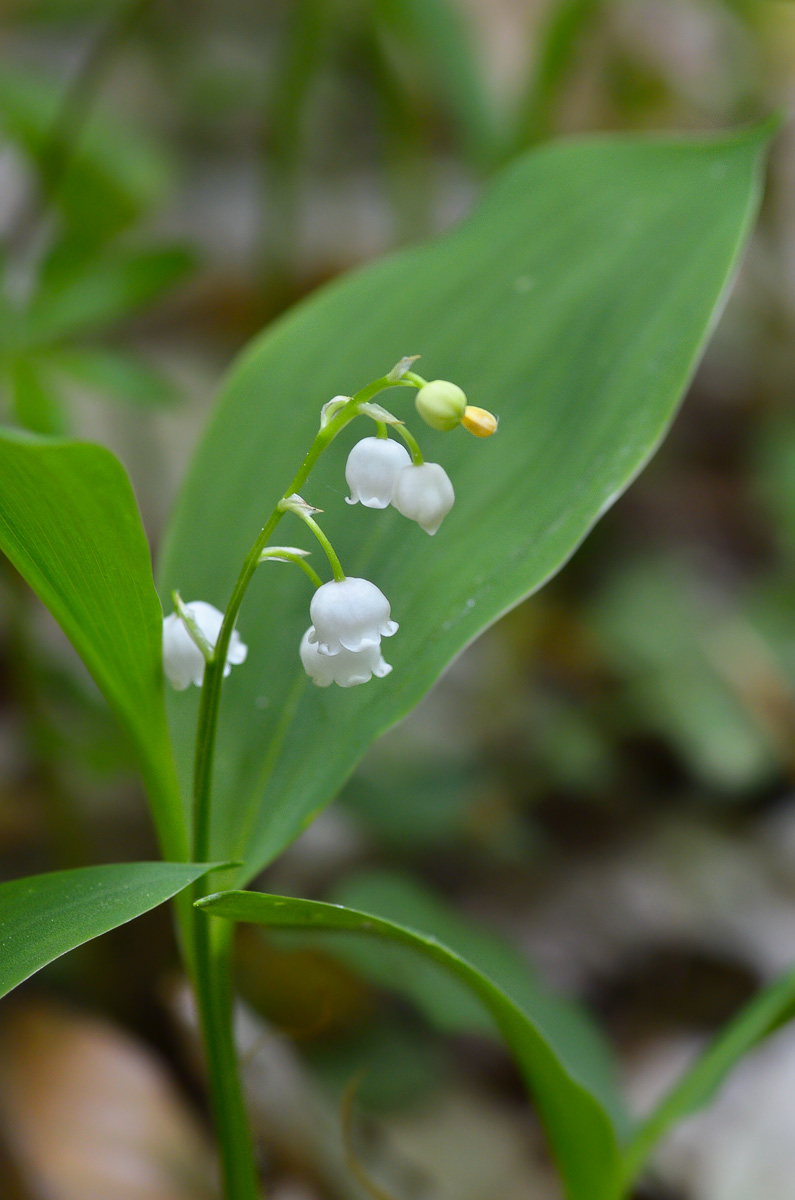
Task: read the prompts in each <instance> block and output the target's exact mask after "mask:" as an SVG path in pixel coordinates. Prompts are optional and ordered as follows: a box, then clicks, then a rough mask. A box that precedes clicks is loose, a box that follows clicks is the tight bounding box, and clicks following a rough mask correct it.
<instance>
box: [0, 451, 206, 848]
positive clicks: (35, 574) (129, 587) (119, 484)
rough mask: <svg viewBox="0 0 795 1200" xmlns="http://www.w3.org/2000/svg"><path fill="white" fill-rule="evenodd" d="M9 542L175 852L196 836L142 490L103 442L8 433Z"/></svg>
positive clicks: (4, 499) (3, 506) (4, 542)
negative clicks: (125, 742)
mask: <svg viewBox="0 0 795 1200" xmlns="http://www.w3.org/2000/svg"><path fill="white" fill-rule="evenodd" d="M0 551H2V552H3V553H4V554H6V555H7V556H8V558H9V559H10V560H11V562H12V563H13V564H14V566H15V567H16V568H17V570H18V571H19V573H20V574H21V575H22V576H23V578H24V579H26V580H27V582H28V583H29V584H30V586H31V587H32V588H33V590H34V591H35V592H36V594H37V595H38V596H39V598H40V599H41V600H42V601H43V602H44V604H45V605H46V606H47V608H49V610H50V612H51V613H52V614H53V616H54V617H55V619H56V621H58V623H59V624H60V625H61V627H62V628H63V630H64V632H65V633H66V635H67V637H69V639H70V640H71V641H72V643H73V644H74V646H75V648H76V650H77V651H78V653H79V654H80V656H81V657H82V659H83V661H84V662H85V664H86V666H87V667H88V669H89V671H90V672H91V674H92V675H93V676H94V679H95V680H96V682H97V684H98V685H99V687H100V689H101V691H102V692H103V693H104V695H105V697H106V699H107V700H108V702H109V704H110V705H111V707H112V708H113V709H114V710H115V712H116V714H117V716H118V717H119V719H120V720H121V722H122V724H123V725H124V727H125V729H126V730H127V732H128V734H129V735H130V737H131V739H132V743H133V746H134V748H135V750H136V752H137V756H138V759H139V762H140V765H141V769H142V772H143V775H144V779H145V781H146V784H147V787H148V790H149V794H150V799H151V802H152V808H153V812H154V816H155V821H156V823H157V826H158V831H159V834H160V837H161V841H162V844H163V848H164V852H165V854H166V855H167V856H168V857H169V858H177V859H179V858H185V857H186V856H187V841H186V836H185V826H184V821H183V817H182V809H181V804H180V800H179V794H178V788H177V784H176V776H175V772H174V765H173V759H172V754H171V746H170V742H169V734H168V727H167V723H166V714H165V707H164V703H163V687H162V671H161V643H162V620H163V618H162V611H161V608H160V601H159V600H158V597H157V593H156V592H155V588H154V583H153V581H152V567H151V561H150V557H149V547H148V545H147V542H146V535H145V534H144V531H143V527H142V525H141V519H140V516H139V514H138V508H137V505H136V503H135V496H134V495H133V490H132V488H131V486H130V481H129V479H128V478H127V475H126V472H125V471H124V468H123V467H122V465H121V463H120V462H119V461H118V459H117V458H115V457H114V456H113V455H112V454H111V453H110V452H109V451H108V450H105V449H103V448H102V447H101V446H94V445H89V444H86V443H82V442H67V441H57V440H50V439H44V438H36V437H34V436H32V435H26V434H22V433H13V432H11V431H8V430H6V431H2V432H0Z"/></svg>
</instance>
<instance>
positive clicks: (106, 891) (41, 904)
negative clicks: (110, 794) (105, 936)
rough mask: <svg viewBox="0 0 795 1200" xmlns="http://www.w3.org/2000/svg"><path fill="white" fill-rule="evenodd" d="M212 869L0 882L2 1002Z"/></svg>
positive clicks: (138, 866) (181, 867)
mask: <svg viewBox="0 0 795 1200" xmlns="http://www.w3.org/2000/svg"><path fill="white" fill-rule="evenodd" d="M211 869H212V867H211V866H208V864H207V863H203V864H201V865H198V866H197V865H196V864H195V863H168V862H143V863H112V864H110V865H107V866H101V867H78V868H77V870H74V871H53V872H51V873H50V874H48V875H28V876H27V877H26V878H25V879H12V880H11V881H10V882H8V883H0V996H5V994H6V993H7V992H10V991H11V989H12V988H15V987H16V986H17V985H18V984H20V983H22V981H23V980H24V979H27V978H28V976H30V975H33V974H34V973H35V972H36V971H40V970H41V968H42V967H46V965H47V963H50V962H52V961H53V959H55V958H59V957H60V956H61V955H62V954H66V953H67V951H68V950H74V949H75V947H76V946H82V944H83V942H88V941H90V940H91V938H95V937H99V935H100V934H101V933H107V932H108V930H109V929H115V928H116V926H117V925H124V923H125V922H126V921H132V919H133V917H140V915H141V914H142V913H145V912H149V909H150V908H155V907H156V906H157V905H158V904H163V903H164V901H166V900H170V899H171V897H172V896H176V894H177V892H181V891H182V890H183V888H186V887H188V885H189V884H191V883H193V881H194V880H195V879H198V878H199V877H200V876H201V875H206V874H207V872H208V871H209V870H211Z"/></svg>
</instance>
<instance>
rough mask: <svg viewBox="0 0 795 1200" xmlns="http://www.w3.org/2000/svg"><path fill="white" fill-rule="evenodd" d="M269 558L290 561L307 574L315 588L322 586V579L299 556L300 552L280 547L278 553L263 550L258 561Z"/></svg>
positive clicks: (264, 560) (274, 560)
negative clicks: (295, 552)
mask: <svg viewBox="0 0 795 1200" xmlns="http://www.w3.org/2000/svg"><path fill="white" fill-rule="evenodd" d="M268 559H270V560H271V561H272V562H291V563H295V565H296V566H297V567H300V568H301V570H302V571H303V572H304V574H305V575H308V576H309V578H310V579H311V581H312V583H313V584H314V585H315V587H316V588H319V587H322V586H323V580H322V579H321V578H320V576H319V575H318V573H317V571H316V570H315V569H314V567H310V565H309V563H308V562H307V561H306V560H305V559H304V558H302V557H301V555H300V554H291V553H290V551H289V550H285V549H284V547H282V548H281V549H280V550H279V551H278V553H276V552H274V553H271V552H270V551H268V550H263V551H262V554H261V555H260V562H267V561H268Z"/></svg>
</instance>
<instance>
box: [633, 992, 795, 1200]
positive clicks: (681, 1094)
mask: <svg viewBox="0 0 795 1200" xmlns="http://www.w3.org/2000/svg"><path fill="white" fill-rule="evenodd" d="M793 1016H795V971H787V972H786V974H784V975H781V976H780V977H779V978H778V979H776V980H775V981H774V982H773V983H772V984H770V985H769V986H768V987H766V988H765V989H764V990H763V991H761V992H760V993H759V995H758V996H756V997H754V999H753V1000H752V1001H751V1003H750V1004H748V1005H747V1006H746V1007H745V1008H744V1009H743V1010H742V1012H740V1013H739V1014H738V1016H736V1017H735V1018H734V1020H733V1021H731V1022H730V1023H729V1025H728V1026H727V1027H726V1029H724V1030H723V1032H722V1033H719V1034H718V1036H717V1037H716V1038H715V1040H714V1041H713V1042H712V1044H711V1045H710V1046H708V1048H707V1049H706V1051H705V1052H704V1053H703V1054H702V1055H701V1057H700V1058H699V1059H697V1060H696V1062H695V1064H694V1065H693V1066H692V1067H691V1068H690V1069H689V1070H688V1071H686V1072H685V1074H684V1075H683V1077H682V1078H681V1079H680V1080H679V1082H678V1083H676V1084H675V1085H674V1087H673V1088H672V1089H671V1091H670V1092H669V1093H668V1095H667V1096H666V1097H665V1098H664V1099H663V1101H662V1102H661V1103H660V1104H659V1105H658V1106H657V1108H656V1109H655V1110H654V1112H653V1113H652V1114H651V1115H650V1116H649V1117H648V1118H647V1119H646V1120H645V1121H644V1122H643V1124H642V1125H641V1126H640V1128H639V1129H638V1131H637V1132H636V1133H635V1135H634V1137H633V1138H632V1140H631V1142H630V1143H629V1145H628V1146H627V1148H626V1151H625V1174H626V1179H627V1183H631V1182H632V1180H633V1179H634V1178H635V1177H636V1176H637V1174H638V1172H639V1171H640V1169H641V1168H642V1166H643V1164H644V1163H645V1161H646V1159H647V1158H648V1156H649V1154H650V1153H651V1151H652V1150H653V1149H654V1147H655V1145H656V1144H657V1142H659V1141H660V1139H661V1138H662V1137H664V1135H665V1134H666V1133H667V1132H668V1131H669V1130H670V1129H671V1128H672V1127H673V1126H674V1125H675V1124H677V1123H678V1122H679V1121H681V1120H682V1119H683V1118H684V1117H686V1116H689V1115H690V1113H693V1112H696V1111H697V1110H698V1109H699V1108H703V1107H704V1105H705V1104H708V1103H709V1101H710V1100H711V1099H712V1097H713V1096H714V1094H715V1092H716V1091H717V1089H718V1088H719V1087H720V1085H721V1084H722V1083H723V1081H724V1079H725V1077H726V1076H727V1075H728V1073H729V1071H730V1070H731V1069H732V1067H734V1066H735V1065H736V1064H737V1063H738V1062H739V1061H740V1059H741V1058H743V1057H744V1055H746V1054H747V1053H748V1051H749V1050H752V1049H753V1047H754V1046H755V1045H756V1044H757V1042H760V1041H762V1039H763V1038H766V1037H768V1035H769V1034H771V1033H774V1032H775V1031H776V1030H777V1029H779V1028H780V1027H781V1026H782V1025H783V1024H785V1022H787V1021H789V1020H791V1019H792V1017H793Z"/></svg>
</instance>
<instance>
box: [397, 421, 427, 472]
mask: <svg viewBox="0 0 795 1200" xmlns="http://www.w3.org/2000/svg"><path fill="white" fill-rule="evenodd" d="M395 429H396V430H397V432H398V433H399V434H400V436H401V437H402V438H403V441H404V442H405V443H406V445H407V446H408V448H409V450H410V451H411V461H412V462H413V464H414V466H415V467H421V466H422V464H423V463H424V462H425V459H424V458H423V457H422V451H421V450H420V445H419V442H418V441H417V439H416V438H415V436H414V434H413V433H411V432H410V431H409V430H408V429H407V428H406V426H405V425H396V426H395Z"/></svg>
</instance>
